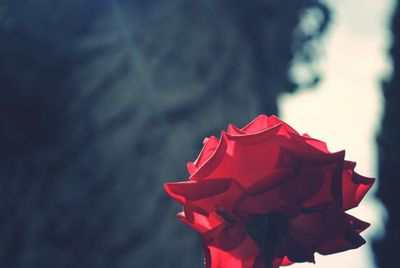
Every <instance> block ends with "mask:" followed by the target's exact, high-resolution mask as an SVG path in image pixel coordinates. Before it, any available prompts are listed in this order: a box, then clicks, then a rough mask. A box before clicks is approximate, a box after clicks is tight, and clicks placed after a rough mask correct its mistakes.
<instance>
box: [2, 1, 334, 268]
mask: <svg viewBox="0 0 400 268" xmlns="http://www.w3.org/2000/svg"><path fill="white" fill-rule="evenodd" d="M18 2H19V1H15V0H5V1H3V2H1V3H0V26H1V27H0V40H1V42H0V58H1V62H0V68H1V69H0V92H1V93H0V94H1V97H0V126H1V132H0V219H1V220H0V267H10V268H11V267H12V268H14V267H15V268H19V267H22V268H25V267H26V268H28V267H29V268H34V267H38V268H39V267H40V268H43V267H57V268H63V267H65V268H71V267H73V268H80V267H82V268H91V267H110V268H111V267H112V268H119V267H121V268H125V267H126V268H128V267H130V268H131V267H158V268H162V267H174V268H177V267H201V266H202V255H201V248H200V243H199V241H198V240H197V236H196V234H195V232H193V231H192V230H189V229H188V228H186V227H185V226H183V225H182V224H180V223H179V222H178V219H177V218H176V217H175V214H176V212H178V210H179V207H178V206H176V205H175V204H173V203H172V202H171V200H169V199H168V198H167V197H166V194H165V193H164V190H163V183H164V182H167V181H172V180H182V179H184V178H186V177H187V174H186V171H185V163H186V162H187V161H191V160H193V159H194V158H195V157H196V155H197V153H198V152H199V150H200V148H201V142H202V140H203V138H204V137H205V136H209V135H218V134H219V131H220V130H221V129H223V128H225V127H226V126H227V123H228V122H233V123H235V124H238V125H243V124H244V123H246V122H248V121H249V120H251V119H252V118H254V117H255V116H256V115H257V114H259V113H268V114H276V113H277V106H276V98H277V96H278V94H279V93H280V92H283V91H285V90H289V91H291V90H294V89H295V85H294V83H293V81H291V80H290V79H289V78H288V68H289V67H290V64H291V63H292V62H293V59H294V58H295V57H298V58H301V59H303V61H306V62H307V61H309V60H310V55H312V48H310V47H308V44H309V43H310V42H311V41H312V40H313V39H315V38H317V37H318V36H319V35H320V34H321V33H322V32H323V31H324V29H325V28H326V25H327V21H328V18H329V13H328V11H327V9H326V7H325V6H324V5H322V4H320V3H319V2H318V1H292V0H282V1H272V0H256V1H245V0H234V1H231V0H229V1H228V0H219V1H215V0H207V1H183V0H174V1H159V0H155V1H139V0H136V1H122V0H121V1H117V0H103V1H100V0H91V1H55V0H26V1H24V4H23V5H21V3H18ZM311 9H314V11H316V12H319V13H320V14H322V16H321V17H322V18H323V19H322V20H321V22H320V23H321V27H319V28H318V29H317V30H316V32H314V33H311V34H310V33H306V32H303V31H302V30H301V29H298V25H299V19H300V15H301V14H303V13H304V12H305V11H306V10H311Z"/></svg>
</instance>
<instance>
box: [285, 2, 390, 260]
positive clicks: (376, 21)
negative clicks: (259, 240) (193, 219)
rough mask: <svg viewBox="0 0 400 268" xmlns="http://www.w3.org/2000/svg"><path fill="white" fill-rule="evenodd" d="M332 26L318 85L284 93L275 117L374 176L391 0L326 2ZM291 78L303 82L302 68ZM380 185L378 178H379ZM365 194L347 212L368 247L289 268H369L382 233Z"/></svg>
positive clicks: (380, 216)
mask: <svg viewBox="0 0 400 268" xmlns="http://www.w3.org/2000/svg"><path fill="white" fill-rule="evenodd" d="M326 2H327V3H329V5H330V7H331V9H332V12H333V22H332V24H331V26H330V31H329V32H328V33H327V34H326V37H325V38H324V40H323V41H322V47H323V48H322V50H323V52H324V54H325V55H324V56H323V57H322V58H321V59H320V62H319V66H318V69H319V70H321V72H322V74H323V81H322V82H321V83H320V84H319V85H318V86H317V88H316V89H312V90H300V91H298V92H297V93H295V94H284V95H282V96H281V97H280V99H279V109H280V117H281V118H282V119H283V120H284V121H286V122H287V123H289V124H290V125H292V126H293V127H294V128H295V129H296V130H298V131H299V132H301V133H308V134H310V135H311V136H312V137H315V138H318V139H321V140H323V141H325V142H327V144H328V147H329V149H330V150H331V151H338V150H342V149H345V150H346V159H348V160H352V161H355V162H357V167H356V171H357V172H358V173H360V174H361V175H364V176H367V177H377V148H376V134H377V131H378V129H379V126H380V121H381V116H382V109H383V107H382V106H383V103H382V96H381V81H382V79H384V78H386V77H388V76H389V75H390V71H391V67H390V66H391V65H390V64H391V62H390V60H389V58H388V56H387V51H388V48H389V46H390V34H389V31H388V25H389V23H390V19H391V15H392V9H393V7H394V1H393V0H379V1H377V0H330V1H326ZM293 71H294V75H295V76H298V78H299V80H301V79H302V77H301V76H302V75H304V73H302V69H301V68H299V69H298V71H296V68H294V70H293ZM378 183H379V178H378ZM376 187H377V184H376V185H375V186H374V188H373V189H372V190H371V191H370V192H371V193H369V194H368V195H367V197H366V198H365V199H364V201H363V202H362V203H361V205H360V206H359V207H357V208H355V209H353V210H351V211H350V212H349V213H350V214H352V215H354V216H356V217H358V218H360V219H362V220H364V221H367V222H370V223H371V227H370V228H369V229H367V231H365V232H364V233H363V236H364V238H366V239H367V245H364V246H363V247H361V248H360V249H356V250H350V251H347V252H344V253H340V254H334V255H330V256H320V255H318V254H317V255H316V265H314V264H295V265H293V267H294V268H295V267H313V268H316V267H325V268H330V267H332V268H333V267H335V268H337V267H341V268H374V267H375V265H374V262H373V255H372V252H371V248H370V247H369V245H368V240H369V239H370V238H371V237H372V236H377V235H381V234H382V232H383V222H384V218H385V210H384V209H383V207H382V205H381V204H380V203H379V202H377V201H376V199H375V198H374V196H373V192H374V191H375V190H374V189H376Z"/></svg>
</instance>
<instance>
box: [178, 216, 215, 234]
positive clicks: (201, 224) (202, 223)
mask: <svg viewBox="0 0 400 268" xmlns="http://www.w3.org/2000/svg"><path fill="white" fill-rule="evenodd" d="M177 216H178V218H179V219H180V220H181V221H182V222H183V223H185V224H186V225H188V226H189V227H191V228H193V229H195V230H196V231H198V232H199V233H205V232H208V231H210V230H212V229H215V228H217V227H218V226H220V225H221V224H223V220H222V219H221V218H220V217H219V216H218V215H217V214H215V213H210V214H209V215H208V216H204V215H202V214H199V213H196V212H193V211H192V212H191V216H190V218H191V219H188V218H187V215H186V214H185V212H183V211H181V212H179V213H178V214H177Z"/></svg>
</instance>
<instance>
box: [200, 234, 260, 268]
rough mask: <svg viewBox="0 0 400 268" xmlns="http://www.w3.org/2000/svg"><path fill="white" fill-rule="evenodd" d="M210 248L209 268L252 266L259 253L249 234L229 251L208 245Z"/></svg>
mask: <svg viewBox="0 0 400 268" xmlns="http://www.w3.org/2000/svg"><path fill="white" fill-rule="evenodd" d="M208 249H209V250H210V259H211V265H210V266H209V267H210V268H233V267H234V268H252V267H253V265H254V262H255V259H256V258H257V256H258V254H259V249H258V247H257V245H256V244H255V243H254V242H253V240H251V238H250V237H249V236H246V237H245V239H244V240H243V241H242V243H240V244H239V245H238V246H237V247H236V248H235V249H233V250H231V251H224V250H221V249H219V248H216V247H213V246H208Z"/></svg>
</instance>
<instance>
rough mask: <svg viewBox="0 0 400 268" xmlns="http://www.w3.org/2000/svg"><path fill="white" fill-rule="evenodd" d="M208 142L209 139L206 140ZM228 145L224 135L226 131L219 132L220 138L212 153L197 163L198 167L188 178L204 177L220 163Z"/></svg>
mask: <svg viewBox="0 0 400 268" xmlns="http://www.w3.org/2000/svg"><path fill="white" fill-rule="evenodd" d="M208 142H210V141H208ZM208 142H207V144H208ZM227 146H228V141H227V137H226V132H222V133H221V138H220V140H219V143H218V145H217V147H216V148H215V150H214V151H213V152H212V154H211V155H210V156H209V157H208V158H207V159H206V160H205V161H203V162H202V163H201V165H197V166H198V169H197V170H196V172H194V173H193V174H192V175H191V176H190V178H189V179H190V180H201V179H204V178H206V177H207V176H208V175H209V174H210V173H211V172H212V171H213V170H214V169H215V168H216V167H217V166H218V164H219V163H220V161H221V160H222V158H223V157H224V155H225V153H226V149H227Z"/></svg>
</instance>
